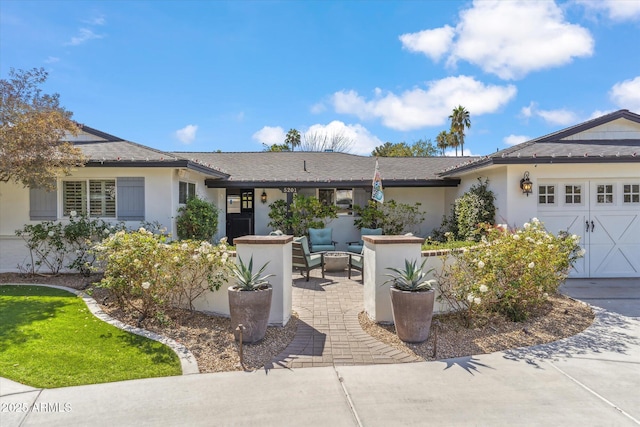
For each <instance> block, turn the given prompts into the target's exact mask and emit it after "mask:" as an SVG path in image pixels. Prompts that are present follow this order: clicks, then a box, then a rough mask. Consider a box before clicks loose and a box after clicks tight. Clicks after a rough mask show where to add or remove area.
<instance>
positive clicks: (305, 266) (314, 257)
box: [291, 236, 324, 282]
mask: <svg viewBox="0 0 640 427" xmlns="http://www.w3.org/2000/svg"><path fill="white" fill-rule="evenodd" d="M291 255H292V260H291V261H292V262H291V265H292V266H293V268H297V269H299V270H302V271H303V275H304V271H306V272H307V282H308V281H309V273H310V271H311V270H314V269H316V268H321V269H322V278H323V279H324V253H319V254H312V253H310V252H309V243H308V242H307V236H302V237H296V238H294V239H293V242H292V243H291Z"/></svg>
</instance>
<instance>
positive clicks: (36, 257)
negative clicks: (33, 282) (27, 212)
mask: <svg viewBox="0 0 640 427" xmlns="http://www.w3.org/2000/svg"><path fill="white" fill-rule="evenodd" d="M123 228H124V225H123V224H122V223H118V224H109V223H107V222H105V221H103V220H101V219H91V218H88V217H87V216H85V215H77V213H76V212H75V211H71V213H70V217H69V222H68V223H62V222H53V221H43V222H41V223H39V224H28V225H25V226H24V228H23V229H22V230H16V235H17V236H20V237H22V239H23V240H24V241H25V243H26V244H27V248H28V249H29V257H30V262H27V263H26V264H24V265H21V266H19V268H20V269H21V270H23V271H27V272H29V273H30V274H35V273H37V272H39V271H40V269H41V268H43V267H44V268H47V269H48V270H49V273H51V274H58V273H59V272H60V270H61V269H62V267H65V266H66V267H67V268H69V269H71V270H75V271H78V272H80V273H82V274H84V275H88V274H89V273H90V272H91V271H92V269H93V267H94V263H95V256H94V254H93V252H92V251H91V247H92V246H93V245H95V244H96V243H98V242H100V241H101V240H102V239H103V238H105V237H106V236H107V235H109V234H110V233H115V232H116V231H118V230H120V229H123ZM65 261H66V262H68V264H66V265H65Z"/></svg>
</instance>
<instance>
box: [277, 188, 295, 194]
mask: <svg viewBox="0 0 640 427" xmlns="http://www.w3.org/2000/svg"><path fill="white" fill-rule="evenodd" d="M280 190H281V191H282V192H283V193H297V192H298V189H297V188H296V187H282V188H281V189H280Z"/></svg>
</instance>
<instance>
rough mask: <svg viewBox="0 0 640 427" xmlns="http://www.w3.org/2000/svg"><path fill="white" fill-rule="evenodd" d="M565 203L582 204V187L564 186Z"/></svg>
mask: <svg viewBox="0 0 640 427" xmlns="http://www.w3.org/2000/svg"><path fill="white" fill-rule="evenodd" d="M564 202H565V203H566V204H568V205H580V204H582V186H581V185H565V186H564Z"/></svg>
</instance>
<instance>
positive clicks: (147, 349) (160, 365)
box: [0, 285, 182, 388]
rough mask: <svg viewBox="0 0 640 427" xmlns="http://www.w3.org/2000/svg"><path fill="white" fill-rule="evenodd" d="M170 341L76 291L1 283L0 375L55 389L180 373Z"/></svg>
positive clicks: (176, 357)
mask: <svg viewBox="0 0 640 427" xmlns="http://www.w3.org/2000/svg"><path fill="white" fill-rule="evenodd" d="M181 373H182V371H181V368H180V360H179V358H178V356H177V355H176V354H175V353H174V352H173V351H172V350H171V349H170V348H169V347H167V346H165V345H164V344H161V343H159V342H156V341H153V340H150V339H147V338H144V337H141V336H138V335H135V334H131V333H129V332H125V331H123V330H121V329H118V328H116V327H114V326H112V325H109V324H107V323H105V322H103V321H101V320H99V319H98V318H96V317H95V316H94V315H93V314H92V313H91V312H90V311H89V309H88V308H87V306H86V304H85V303H84V301H83V300H82V299H81V298H79V297H77V296H76V295H74V294H72V293H69V292H66V291H63V290H60V289H53V288H47V287H44V286H24V285H22V286H15V285H3V286H0V376H2V377H5V378H9V379H11V380H14V381H17V382H20V383H23V384H26V385H30V386H33V387H42V388H51V387H66V386H73V385H82V384H95V383H103V382H111V381H122V380H129V379H135V378H149V377H161V376H169V375H180V374H181Z"/></svg>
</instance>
